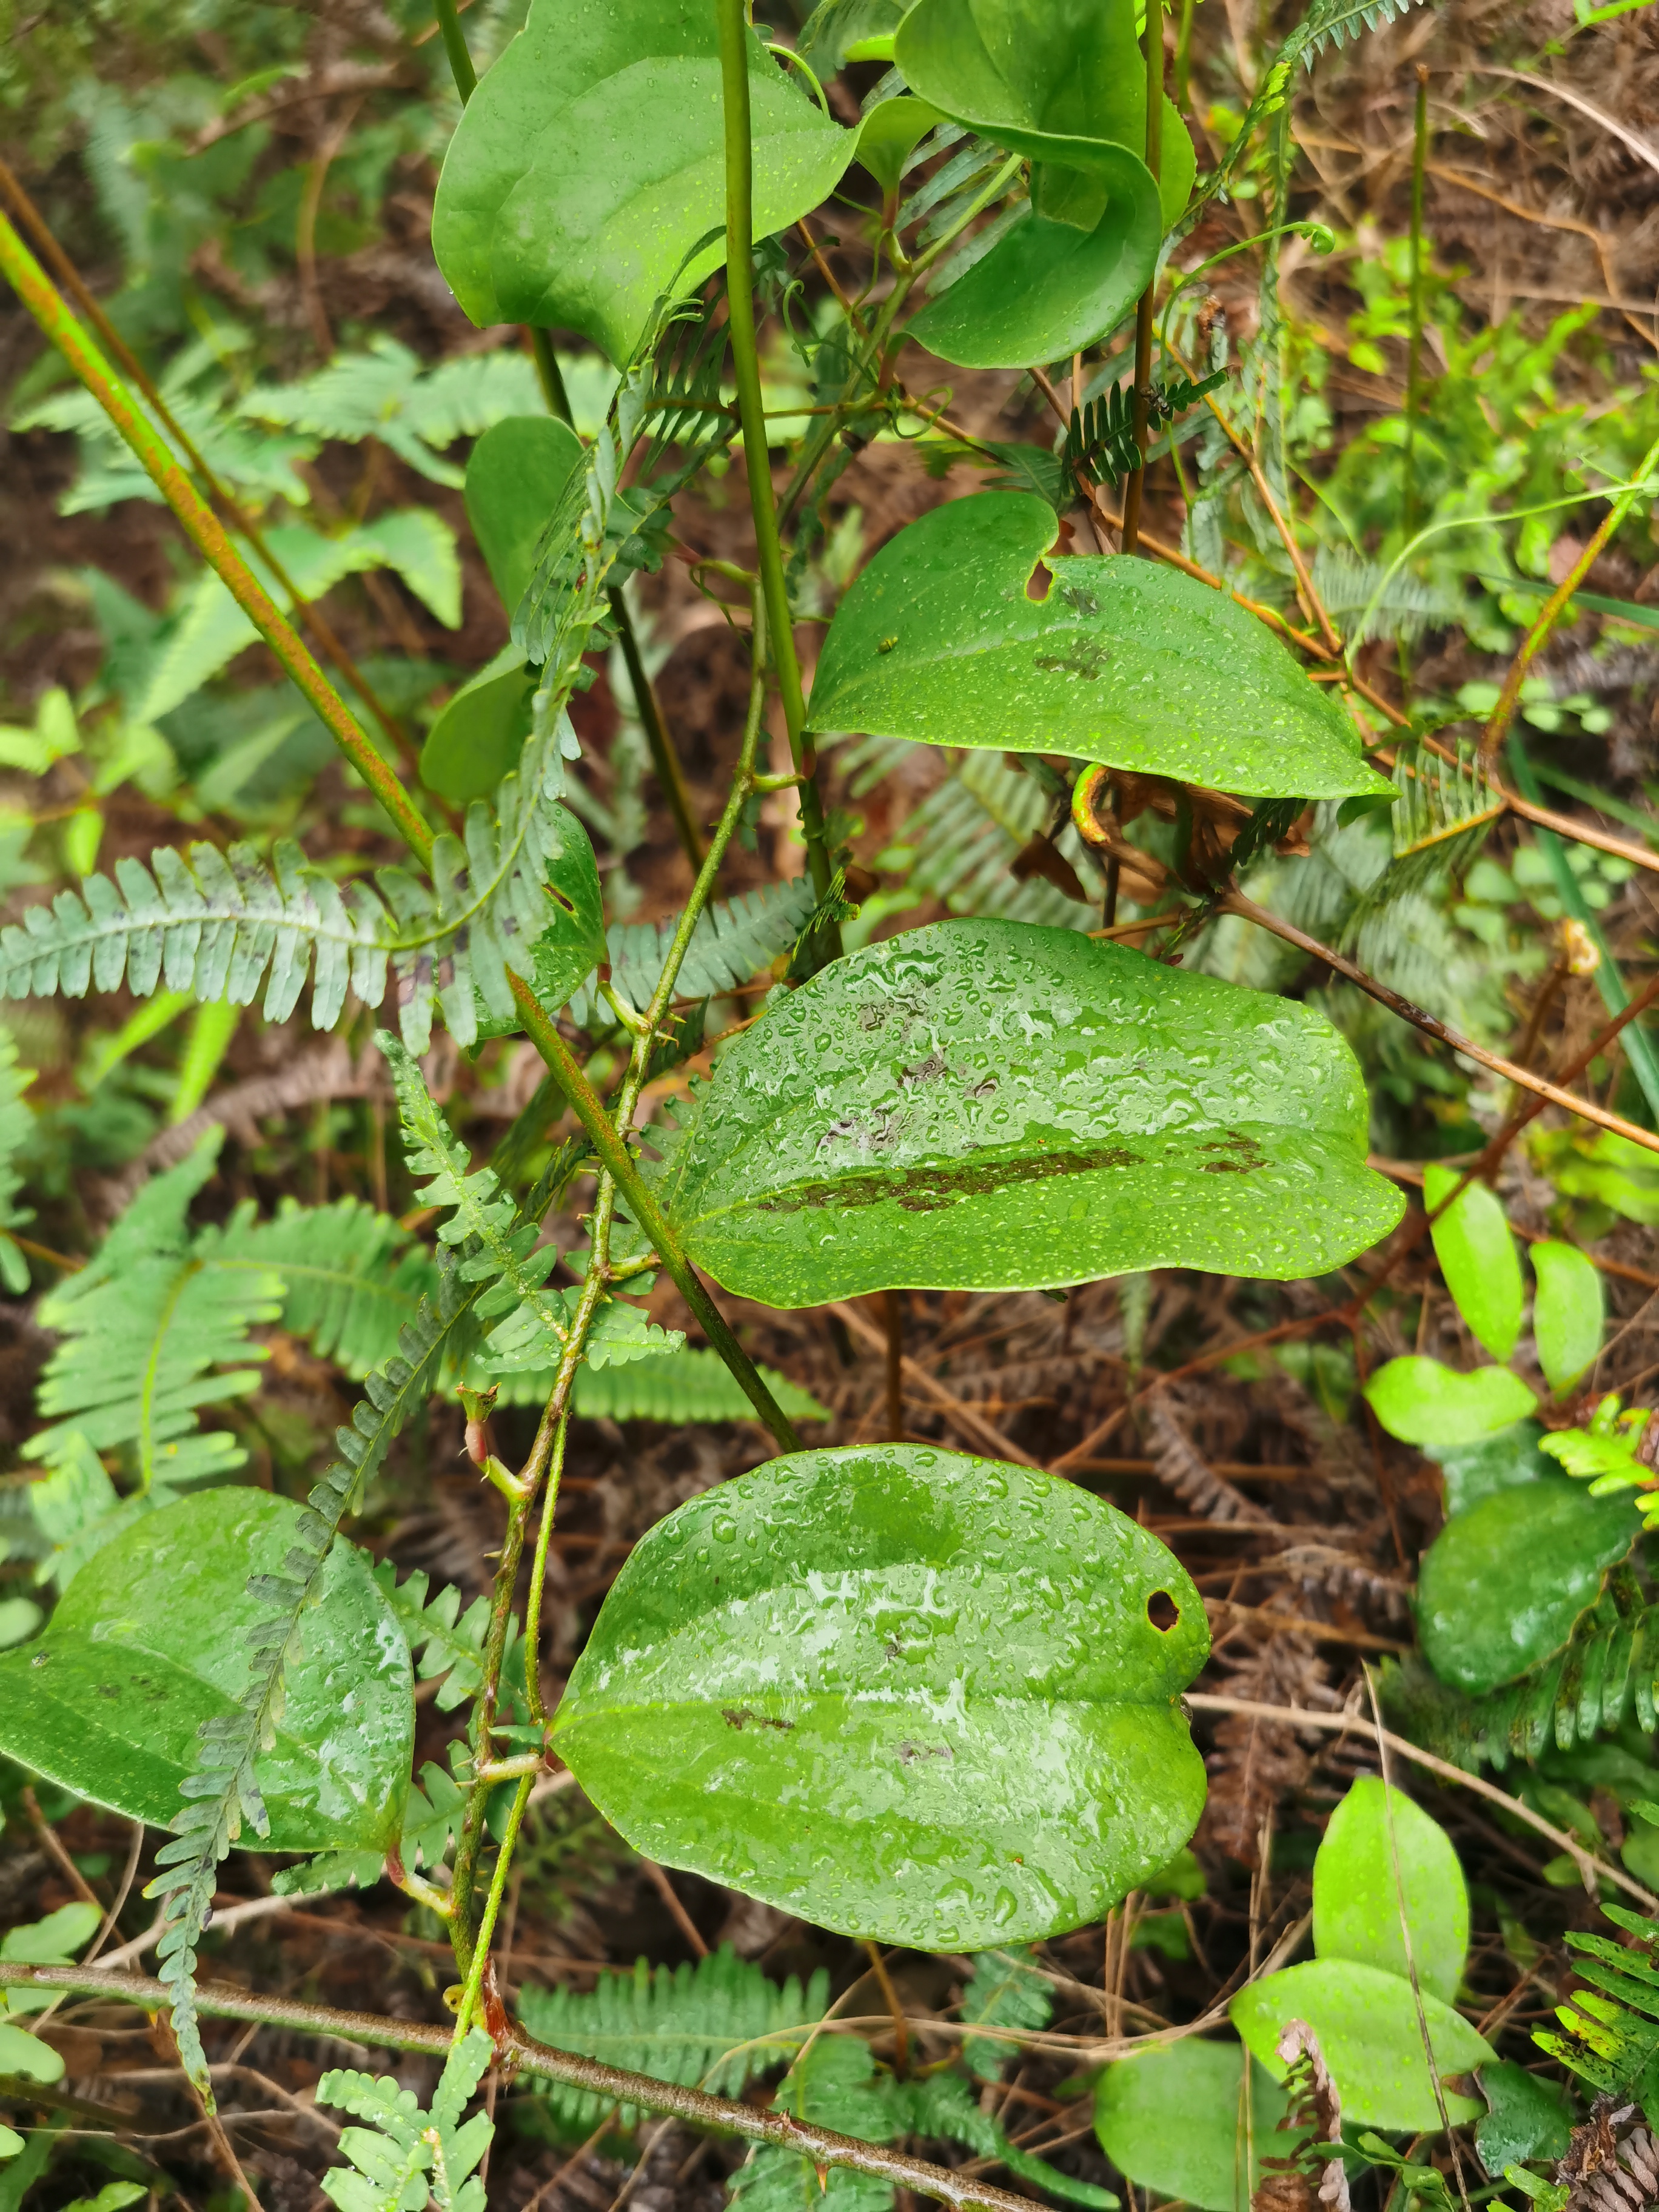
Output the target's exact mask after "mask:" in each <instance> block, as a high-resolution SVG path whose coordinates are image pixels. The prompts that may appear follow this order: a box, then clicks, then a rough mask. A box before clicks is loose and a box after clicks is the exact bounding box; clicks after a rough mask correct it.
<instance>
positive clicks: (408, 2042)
mask: <svg viewBox="0 0 1659 2212" xmlns="http://www.w3.org/2000/svg"><path fill="white" fill-rule="evenodd" d="M1329 1718H1330V1716H1329V1715H1328V1714H1325V1715H1322V1720H1323V1721H1324V1722H1325V1723H1328V1722H1329ZM0 1989H37V1990H70V1991H72V1992H74V1993H75V1994H76V1995H77V1996H93V1997H102V1998H104V1999H106V2000H113V2001H114V2002H118V2003H125V2004H136V2005H141V2006H143V2007H144V2008H146V2009H147V2010H149V2011H151V2012H155V2011H159V2010H161V2009H163V2008H165V2007H166V2005H167V1988H166V1985H165V1984H163V1983H161V1982H159V1981H156V1980H155V1979H153V1978H151V1977H150V1976H149V1975H148V1974H116V1973H108V1972H105V1971H103V1970H102V1969H101V1968H99V1967H95V1966H24V1965H21V1964H19V1963H15V1962H14V1961H12V1960H9V1959H8V1960H0ZM198 1996H199V2002H200V2004H201V2008H202V2010H203V2011H204V2013H209V2014H211V2015H213V2016H214V2017H215V2018H216V2019H219V2020H245V2021H259V2022H261V2023H262V2024H264V2025H265V2026H269V2027H289V2028H294V2029H297V2030H299V2031H300V2032H301V2033H305V2034H310V2035H326V2036H337V2037H339V2038H341V2039H344V2040H346V2041H348V2042H352V2043H357V2044H365V2045H368V2046H369V2047H370V2048H371V2049H377V2050H383V2051H433V2052H435V2053H436V2054H437V2055H438V2056H439V2057H441V2056H442V2055H443V2054H444V2053H445V2052H446V2051H448V2049H449V2047H450V2044H451V2042H452V2040H453V2036H452V2033H451V2031H450V2030H449V2029H448V2028H447V2027H440V2026H437V2025H435V2024H433V2025H428V2023H426V2022H424V2021H408V2020H386V2019H382V2018H381V2017H380V2016H379V2015H376V2014H374V2013H362V2012H337V2011H336V2010H335V2009H334V2008H332V2007H331V2006H329V2005H318V2004H307V2003H305V2002H301V2000H299V1999H297V1998H287V1997H277V1996H260V1995H257V1994H252V1993H250V1992H249V1991H248V1990H239V1989H233V1988H230V1987H228V1986H227V1985H226V1984H222V1983H211V1982H210V1983H205V1984H203V1986H202V1988H201V1990H200V1991H199V1992H198ZM500 2055H501V2057H503V2058H510V2059H513V2060H516V2061H517V2063H518V2065H519V2066H520V2069H521V2070H522V2071H523V2072H526V2073H534V2074H540V2075H544V2076H545V2078H546V2079H547V2080H548V2081H558V2082H561V2083H562V2084H563V2085H564V2086H565V2087H568V2088H572V2089H585V2090H586V2091H588V2092H589V2093H591V2094H592V2095H593V2096H596V2097H599V2098H600V2099H602V2100H604V2101H605V2102H606V2103H607V2104H613V2105H634V2106H638V2107H639V2108H640V2110H641V2111H642V2112H660V2113H662V2114H664V2115H665V2116H666V2117H668V2118H674V2119H679V2120H684V2121H686V2122H687V2123H689V2124H690V2125H691V2126H692V2127H696V2128H706V2129H708V2130H710V2131H711V2132H713V2133H714V2134H717V2135H723V2136H738V2138H739V2139H741V2140H742V2141H744V2142H754V2143H771V2144H775V2146H776V2147H777V2148H779V2149H780V2150H790V2151H795V2152H798V2153H799V2154H800V2155H801V2156H802V2157H804V2158H808V2159H810V2160H811V2161H812V2162H813V2164H814V2165H815V2166H835V2167H837V2168H840V2169H842V2170H844V2171H846V2172H852V2173H867V2174H872V2175H873V2176H874V2177H875V2178H876V2179H878V2180H880V2181H887V2182H893V2183H896V2184H897V2185H899V2186H900V2187H901V2188H905V2189H914V2190H915V2191H917V2192H918V2194H919V2195H921V2196H923V2197H933V2198H934V2199H935V2200H936V2201H937V2202H939V2203H941V2204H948V2205H951V2207H952V2208H953V2209H954V2212H975V2208H983V2212H1040V2208H1036V2207H1034V2205H1033V2202H1032V2200H1031V2198H1030V2197H1016V2196H1014V2195H1013V2194H1012V2192H1011V2191H1008V2190H1006V2189H996V2188H993V2187H992V2186H991V2185H990V2184H989V2183H987V2182H985V2181H981V2180H980V2179H978V2178H977V2177H976V2176H975V2174H973V2173H971V2172H961V2173H957V2172H952V2171H951V2168H950V2167H948V2166H935V2165H934V2164H933V2162H932V2160H928V2159H925V2158H912V2157H909V2156H908V2154H906V2153H904V2152H903V2151H900V2150H895V2149H893V2148H890V2146H889V2145H887V2144H886V2143H870V2142H858V2141H857V2140H856V2139H855V2138H854V2137H853V2136H842V2135H837V2134H836V2133H835V2132H834V2130H831V2129H829V2128H821V2127H817V2126H815V2125H814V2124H812V2123H811V2121H810V2120H798V2119H796V2118H795V2117H794V2116H793V2113H790V2112H772V2111H768V2110H767V2109H766V2108H764V2107H763V2106H758V2105H745V2104H742V2103H739V2102H738V2100H736V2099H734V2098H730V2097H711V2096H709V2095H708V2093H706V2092H705V2091H703V2090H702V2089H687V2088H683V2087H681V2086H680V2085H679V2083H678V2082H677V2081H654V2080H653V2078H652V2077H651V2076H650V2075H648V2074H629V2073H627V2072H625V2071H624V2070H623V2069H622V2068H621V2067H619V2066H607V2065H605V2063H603V2061H601V2060H599V2059H597V2058H583V2057H579V2056H578V2055H577V2054H576V2053H575V2052H574V2051H557V2050H556V2049H555V2048H554V2047H553V2045H551V2044H547V2043H538V2042H537V2041H536V2039H535V2038H534V2037H533V2036H529V2035H526V2034H525V2033H524V2032H523V2030H522V2029H520V2028H519V2027H514V2026H512V2025H511V2024H509V2026H508V2028H507V2034H506V2037H505V2038H504V2039H503V2040H502V2042H501V2050H500Z"/></svg>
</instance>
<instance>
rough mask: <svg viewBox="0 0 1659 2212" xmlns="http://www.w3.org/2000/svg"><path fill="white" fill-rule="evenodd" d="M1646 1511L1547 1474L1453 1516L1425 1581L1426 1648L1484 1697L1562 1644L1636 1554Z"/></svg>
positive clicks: (1421, 1581)
mask: <svg viewBox="0 0 1659 2212" xmlns="http://www.w3.org/2000/svg"><path fill="white" fill-rule="evenodd" d="M1641 1526H1642V1516H1641V1515H1640V1514H1639V1513H1638V1511H1637V1510H1636V1508H1635V1507H1634V1506H1633V1505H1632V1504H1631V1503H1630V1502H1629V1499H1628V1498H1592V1497H1590V1495H1589V1492H1587V1491H1586V1490H1585V1489H1584V1488H1583V1485H1582V1484H1579V1483H1575V1482H1571V1481H1569V1480H1566V1479H1565V1477H1564V1476H1561V1475H1557V1474H1547V1475H1543V1476H1541V1478H1540V1479H1539V1480H1537V1481H1536V1482H1525V1483H1522V1484H1521V1485H1519V1486H1517V1487H1516V1488H1515V1489H1511V1490H1500V1491H1498V1492H1495V1493H1494V1494H1493V1495H1492V1497H1490V1498H1482V1499H1481V1501H1480V1504H1478V1505H1474V1506H1471V1507H1470V1509H1469V1510H1468V1512H1467V1513H1454V1514H1453V1516H1452V1517H1451V1519H1450V1520H1449V1521H1448V1522H1447V1523H1446V1525H1445V1527H1444V1528H1443V1529H1442V1530H1441V1531H1440V1534H1438V1535H1437V1537H1436V1538H1435V1540H1434V1541H1433V1543H1432V1544H1431V1545H1430V1547H1429V1548H1428V1550H1427V1552H1426V1553H1425V1554H1424V1559H1423V1565H1422V1566H1421V1568H1420V1570H1419V1574H1418V1581H1417V1626H1418V1633H1419V1636H1420V1638H1421V1639H1422V1644H1423V1652H1424V1656H1425V1658H1426V1659H1427V1660H1428V1662H1429V1664H1430V1666H1431V1667H1432V1668H1433V1669H1434V1671H1435V1673H1436V1674H1437V1675H1438V1676H1439V1677H1440V1679H1441V1680H1442V1681H1443V1682H1451V1683H1453V1684H1455V1686H1456V1687H1457V1688H1458V1689H1460V1690H1470V1691H1474V1692H1477V1693H1479V1692H1481V1691H1484V1690H1495V1689H1496V1688H1497V1687H1498V1685H1499V1683H1501V1682H1512V1681H1514V1680H1516V1677H1517V1676H1518V1675H1521V1674H1527V1673H1528V1672H1529V1671H1530V1670H1531V1669H1532V1668H1534V1667H1536V1666H1538V1665H1540V1664H1541V1662H1543V1661H1544V1660H1546V1659H1547V1658H1549V1657H1550V1656H1552V1655H1553V1653H1555V1652H1557V1651H1559V1650H1561V1648H1562V1646H1563V1645H1564V1644H1565V1643H1566V1641H1567V1639H1568V1638H1569V1637H1570V1636H1571V1634H1572V1631H1573V1624H1574V1623H1575V1622H1576V1621H1577V1619H1578V1617H1579V1615H1580V1614H1581V1613H1583V1611H1584V1609H1585V1607H1587V1606H1592V1605H1594V1604H1595V1601H1596V1600H1597V1599H1598V1598H1599V1597H1600V1596H1601V1583H1602V1579H1603V1577H1604V1576H1605V1575H1606V1573H1607V1569H1608V1568H1609V1567H1611V1566H1613V1565H1617V1563H1618V1562H1619V1561H1620V1559H1623V1558H1624V1557H1625V1556H1626V1553H1628V1552H1629V1550H1630V1547H1631V1546H1632V1543H1633V1542H1634V1541H1635V1539H1636V1536H1637V1534H1638V1531H1639V1530H1640V1528H1641Z"/></svg>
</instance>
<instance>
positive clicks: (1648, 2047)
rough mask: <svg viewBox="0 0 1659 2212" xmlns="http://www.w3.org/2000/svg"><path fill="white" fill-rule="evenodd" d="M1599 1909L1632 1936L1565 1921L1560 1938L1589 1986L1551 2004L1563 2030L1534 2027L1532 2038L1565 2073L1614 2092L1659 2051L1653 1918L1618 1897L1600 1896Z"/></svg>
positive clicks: (1658, 1962)
mask: <svg viewBox="0 0 1659 2212" xmlns="http://www.w3.org/2000/svg"><path fill="white" fill-rule="evenodd" d="M1601 1910H1602V1912H1603V1913H1604V1914H1605V1915H1606V1917H1607V1918H1608V1919H1609V1920H1611V1921H1612V1922H1613V1924H1614V1926H1615V1927H1619V1928H1622V1929H1625V1930H1626V1933H1627V1934H1628V1935H1630V1936H1634V1937H1635V1939H1636V1940H1635V1942H1632V1943H1614V1942H1610V1941H1609V1940H1608V1938H1607V1936H1590V1935H1583V1934H1580V1933H1579V1932H1578V1931H1577V1930H1576V1929H1570V1930H1569V1931H1568V1934H1567V1937H1566V1941H1567V1944H1568V1946H1569V1948H1571V1950H1572V1951H1574V1952H1575V1953H1576V1954H1577V1957H1576V1958H1575V1960H1574V1962H1573V1965H1574V1972H1576V1973H1577V1976H1578V1978H1579V1979H1580V1980H1581V1981H1582V1982H1585V1983H1588V1984H1589V1987H1588V1988H1586V1989H1578V1990H1574V1991H1573V1993H1572V1995H1571V1997H1570V1998H1569V1999H1568V2001H1567V2002H1566V2003H1565V2004H1563V2005H1558V2006H1557V2007H1556V2011H1555V2016H1556V2018H1557V2020H1559V2021H1560V2023H1561V2026H1562V2027H1563V2029H1564V2030H1565V2033H1562V2034H1558V2033H1556V2031H1555V2030H1554V2029H1553V2028H1534V2030H1533V2038H1532V2039H1533V2041H1534V2043H1535V2044H1536V2045H1538V2047H1539V2049H1540V2050H1541V2051H1547V2052H1548V2053H1549V2055H1550V2057H1552V2058H1557V2059H1559V2061H1560V2062H1561V2063H1562V2065H1564V2066H1565V2067H1566V2069H1568V2071H1569V2072H1570V2073H1573V2074H1577V2075H1578V2076H1579V2077H1580V2079H1581V2080H1583V2081H1589V2082H1590V2083H1592V2084H1593V2085H1594V2086H1595V2088H1597V2089H1598V2090H1600V2091H1601V2093H1603V2094H1604V2095H1607V2096H1617V2095H1618V2094H1619V2093H1620V2091H1621V2090H1624V2089H1627V2088H1628V2087H1630V2086H1631V2084H1632V2082H1634V2081H1636V2080H1637V2078H1638V2075H1641V2074H1643V2073H1644V2071H1645V2070H1646V2069H1647V2067H1648V2065H1649V2064H1650V2062H1651V2061H1652V2060H1653V2059H1654V2058H1655V2057H1659V1954H1656V1946H1659V1922H1655V1921H1652V1920H1644V1918H1643V1917H1642V1916H1641V1914H1640V1913H1639V1912H1632V1911H1629V1910H1628V1909H1627V1908H1626V1906H1624V1905H1605V1904H1604V1905H1602V1907H1601Z"/></svg>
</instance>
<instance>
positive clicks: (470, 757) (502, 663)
mask: <svg viewBox="0 0 1659 2212" xmlns="http://www.w3.org/2000/svg"><path fill="white" fill-rule="evenodd" d="M537 682H538V671H536V670H535V669H533V668H532V667H531V666H530V665H529V663H528V662H527V661H526V659H525V657H524V655H523V653H520V650H519V648H518V647H517V646H516V645H504V646H503V647H501V651H500V652H499V653H497V654H496V655H495V659H493V660H492V661H491V662H490V663H489V665H488V666H487V667H485V668H481V669H480V670H479V671H478V673H477V675H476V676H475V677H473V678H472V679H471V682H470V683H466V684H462V686H461V688H460V690H459V691H457V692H456V694H455V696H453V698H452V699H449V700H447V701H446V702H445V703H444V706H443V708H442V711H441V713H440V714H439V716H438V719H437V720H436V721H435V722H434V724H433V725H432V727H431V728H430V729H429V730H428V732H427V737H426V743H425V744H423V745H422V748H421V781H422V783H423V784H424V785H425V786H426V787H427V789H428V791H435V792H436V793H438V796H439V797H440V798H441V799H452V800H453V801H454V803H455V804H456V805H458V806H465V805H467V804H468V803H469V802H470V801H471V800H472V799H487V798H488V797H489V793H491V792H492V791H494V790H495V787H496V785H497V784H498V783H499V782H500V781H501V778H502V777H503V776H505V775H511V774H512V773H513V769H515V768H516V767H517V766H518V763H519V755H520V753H521V752H522V751H523V750H524V741H525V739H526V738H527V737H528V736H529V735H530V728H531V723H532V720H533V715H532V708H531V704H530V702H531V701H532V698H533V697H534V696H535V691H536V684H537Z"/></svg>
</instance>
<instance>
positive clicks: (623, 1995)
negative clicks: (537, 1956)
mask: <svg viewBox="0 0 1659 2212" xmlns="http://www.w3.org/2000/svg"><path fill="white" fill-rule="evenodd" d="M828 2002H829V1976H828V1974H827V1973H826V1972H824V1971H823V1968H822V1967H820V1968H819V1970H818V1971H817V1973H815V1974H814V1975H813V1976H812V1978H811V1981H810V1983H808V1984H807V1986H806V1988H805V1990H802V1988H801V1985H800V1984H799V1981H797V1979H796V1978H795V1977H794V1976H793V1974H792V1975H791V1976H790V1977H789V1979H788V1980H787V1982H785V1983H784V1984H783V1985H782V1986H781V1988H780V1987H779V1985H778V1984H776V1983H775V1982H771V1981H769V1980H768V1979H767V1978H766V1976H765V1975H764V1974H763V1972H761V1970H760V1968H759V1967H758V1966H750V1964H749V1963H748V1962H747V1960H743V1959H739V1958H738V1955H737V1954H736V1953H735V1952H734V1951H733V1950H732V1948H731V1947H730V1946H729V1945H723V1946H722V1947H721V1948H720V1950H718V1951H716V1952H714V1954H712V1956H710V1957H708V1958H705V1959H699V1960H697V1962H696V1966H691V1965H689V1964H687V1965H684V1966H678V1967H668V1966H659V1967H658V1968H657V1970H656V1971H655V1972H654V1973H653V1972H652V1970H651V1968H650V1967H649V1966H647V1964H646V1962H645V1960H643V1959H641V1960H640V1961H639V1963H638V1964H637V1966H635V1969H634V1971H633V1972H632V1973H631V1974H627V1973H618V1974H605V1975H603V1976H602V1977H601V1978H600V1980H599V1985H598V1987H597V1988H596V1989H594V1990H591V1991H588V1992H586V1993H582V1992H578V1991H575V1990H567V1989H559V1990H538V1989H533V1988H528V1987H527V1988H526V1990H524V1992H523V1994H522V1996H521V1997H520V2014H521V2016H522V2018H523V2021H524V2024H525V2026H526V2028H528V2029H529V2031H530V2033H531V2034H532V2035H533V2036H535V2037H536V2038H537V2039H538V2041H540V2042H543V2043H550V2044H553V2045H556V2047H557V2048H558V2049H559V2050H561V2051H577V2052H580V2055H581V2056H582V2057H585V2058H602V2059H603V2060H604V2061H605V2063H606V2064H607V2065H610V2066H620V2067H622V2068H623V2069H625V2070H626V2071H628V2072H629V2073H634V2074H649V2075H653V2077H654V2078H655V2079H656V2080H657V2081H678V2082H680V2083H682V2084H683V2085H684V2086H685V2087H700V2088H703V2089H707V2090H708V2091H709V2092H710V2093H711V2094H713V2095H715V2096H725V2097H735V2096H737V2095H738V2094H739V2093H741V2092H742V2090H743V2088H744V2086H745V2084H747V2083H748V2082H749V2081H752V2080H753V2079H754V2078H755V2077H756V2076H757V2075H760V2074H764V2073H766V2072H768V2071H769V2069H772V2068H774V2067H776V2066H779V2065H781V2064H782V2063H784V2062H785V2061H786V2060H787V2059H791V2058H793V2057H794V2056H795V2054H796V2053H797V2052H798V2051H799V2050H800V2049H801V2047H802V2045H804V2044H805V2042H806V2040H807V2039H808V2037H809V2036H810V2035H811V2031H812V2027H813V2025H814V2023H815V2022H817V2021H820V2020H822V2019H823V2012H824V2008H825V2006H826V2005H827V2004H828ZM858 2047H859V2049H860V2050H862V2049H863V2047H864V2046H863V2045H859V2046H858ZM545 2095H546V2097H547V2100H548V2103H549V2105H550V2107H551V2108H552V2110H553V2112H555V2114H556V2117H557V2118H558V2119H559V2120H560V2122H561V2123H562V2124H563V2125H565V2126H567V2127H568V2128H570V2129H571V2130H574V2131H576V2132H579V2133H580V2134H583V2135H586V2134H587V2133H589V2132H590V2131H591V2130H592V2129H593V2128H594V2127H595V2126H596V2125H597V2124H598V2123H599V2120H600V2119H601V2118H604V2116H605V2112H607V2111H608V2110H609V2109H610V2108H609V2106H608V2104H607V2103H606V2101H605V2099H603V2098H602V2097H599V2096H598V2095H596V2094H595V2093H593V2092H592V2091H590V2090H586V2089H574V2088H570V2087H567V2086H566V2085H565V2084H564V2083H562V2082H550V2083H549V2084H548V2086H547V2088H546V2090H545ZM617 2118H618V2124H619V2125H620V2126H622V2127H623V2128H632V2127H633V2126H635V2124H636V2122H637V2118H638V2115H637V2114H636V2113H635V2112H634V2111H633V2109H632V2108H631V2107H628V2106H625V2107H624V2108H623V2111H622V2112H620V2113H619V2114H618V2116H617Z"/></svg>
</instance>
